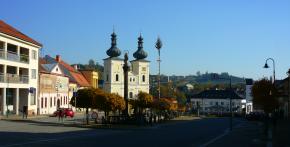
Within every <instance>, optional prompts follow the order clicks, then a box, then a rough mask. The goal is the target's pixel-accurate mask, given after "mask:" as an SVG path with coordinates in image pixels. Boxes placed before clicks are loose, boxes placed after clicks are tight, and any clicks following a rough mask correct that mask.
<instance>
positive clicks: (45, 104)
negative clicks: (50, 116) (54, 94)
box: [44, 98, 47, 108]
mask: <svg viewBox="0 0 290 147" xmlns="http://www.w3.org/2000/svg"><path fill="white" fill-rule="evenodd" d="M44 107H45V108H47V98H45V103H44Z"/></svg>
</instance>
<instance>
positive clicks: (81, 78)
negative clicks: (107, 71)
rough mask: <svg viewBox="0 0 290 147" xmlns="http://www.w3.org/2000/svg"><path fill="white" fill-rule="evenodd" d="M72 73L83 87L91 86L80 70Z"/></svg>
mask: <svg viewBox="0 0 290 147" xmlns="http://www.w3.org/2000/svg"><path fill="white" fill-rule="evenodd" d="M70 73H71V74H72V76H73V77H74V79H75V80H76V81H77V83H78V84H79V85H80V86H81V87H90V84H89V82H88V81H87V80H86V78H85V77H84V76H83V75H82V74H81V73H79V72H70Z"/></svg>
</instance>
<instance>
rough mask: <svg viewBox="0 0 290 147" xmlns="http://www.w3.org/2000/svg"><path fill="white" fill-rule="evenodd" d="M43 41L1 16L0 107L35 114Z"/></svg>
mask: <svg viewBox="0 0 290 147" xmlns="http://www.w3.org/2000/svg"><path fill="white" fill-rule="evenodd" d="M41 47H42V45H41V44H40V43H38V42H36V41H35V40H33V39H31V38H29V37H28V36H26V35H24V34H23V33H20V31H18V30H16V29H15V28H13V27H11V26H10V25H8V24H6V23H5V22H3V21H1V20H0V111H1V114H2V115H5V114H6V112H10V113H13V114H16V115H18V114H19V112H21V111H22V109H23V106H27V107H28V114H36V112H37V97H38V93H37V91H38V55H39V49H40V48H41Z"/></svg>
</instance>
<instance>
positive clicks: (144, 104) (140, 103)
mask: <svg viewBox="0 0 290 147" xmlns="http://www.w3.org/2000/svg"><path fill="white" fill-rule="evenodd" d="M130 104H131V105H132V106H133V107H134V109H135V110H137V109H138V110H139V111H138V113H139V115H141V114H142V113H143V109H144V108H152V106H153V96H152V95H150V94H149V93H146V92H142V91H140V92H139V93H138V99H136V100H130Z"/></svg>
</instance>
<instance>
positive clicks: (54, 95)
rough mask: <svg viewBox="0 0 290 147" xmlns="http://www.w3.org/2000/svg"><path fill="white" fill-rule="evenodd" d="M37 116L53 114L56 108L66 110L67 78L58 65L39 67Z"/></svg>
mask: <svg viewBox="0 0 290 147" xmlns="http://www.w3.org/2000/svg"><path fill="white" fill-rule="evenodd" d="M39 78H40V82H39V97H38V114H53V112H54V111H56V110H57V108H68V107H69V102H70V99H71V97H69V78H68V77H66V76H65V75H64V74H63V72H62V70H61V68H60V67H59V64H58V63H54V64H41V65H40V76H39Z"/></svg>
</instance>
